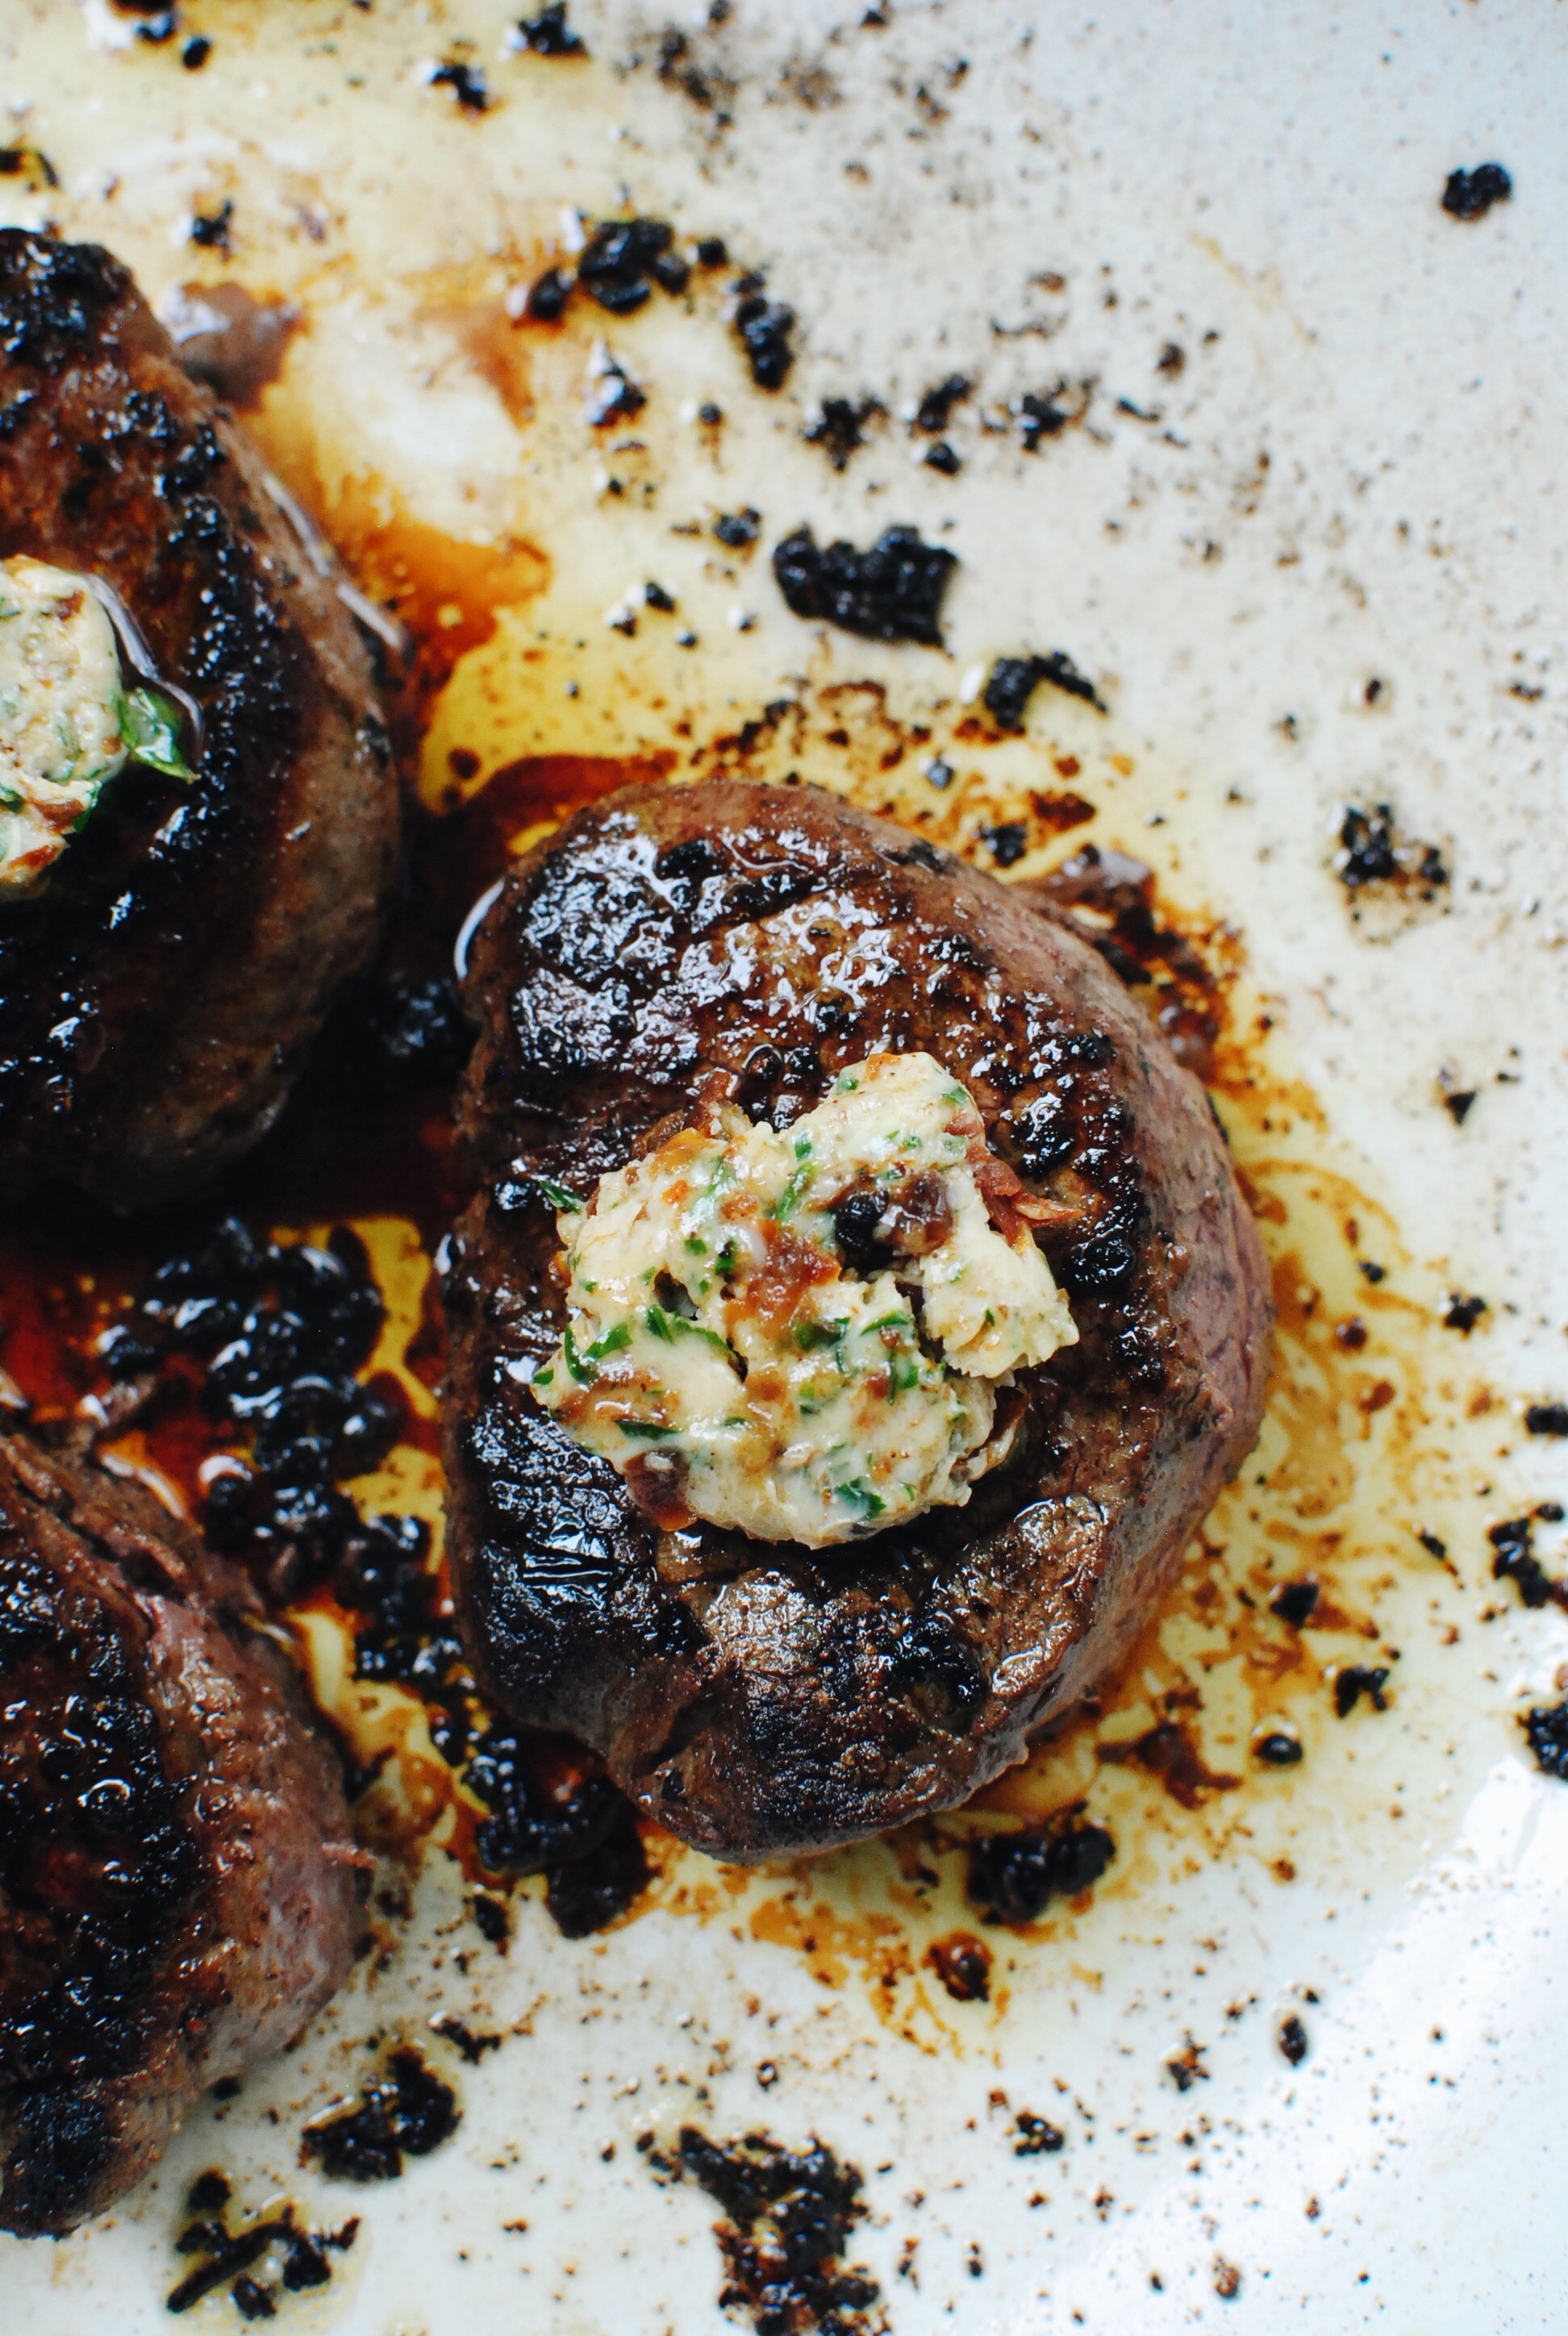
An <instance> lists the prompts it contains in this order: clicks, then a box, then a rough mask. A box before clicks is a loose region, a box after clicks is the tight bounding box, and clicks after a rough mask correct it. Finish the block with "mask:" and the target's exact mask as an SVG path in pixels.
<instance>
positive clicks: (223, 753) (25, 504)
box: [0, 229, 399, 1207]
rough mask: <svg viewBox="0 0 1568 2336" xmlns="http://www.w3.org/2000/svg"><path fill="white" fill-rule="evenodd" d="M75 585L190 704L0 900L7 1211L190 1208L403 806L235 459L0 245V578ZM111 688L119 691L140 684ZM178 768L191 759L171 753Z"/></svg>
mask: <svg viewBox="0 0 1568 2336" xmlns="http://www.w3.org/2000/svg"><path fill="white" fill-rule="evenodd" d="M18 554H21V555H25V556H26V557H28V558H30V559H33V560H42V561H44V562H46V563H48V564H50V565H52V566H53V567H54V568H57V569H63V570H65V571H68V572H69V573H72V574H76V575H82V576H86V577H92V578H96V579H100V580H101V581H102V583H104V584H106V585H107V586H109V587H110V588H111V589H112V591H113V593H115V594H116V595H117V596H118V599H119V601H120V603H121V605H122V608H123V609H124V610H125V611H127V612H128V614H129V617H130V619H131V624H132V625H133V627H134V628H135V629H136V631H137V632H138V633H139V634H140V635H141V640H142V642H143V644H144V645H145V647H146V649H147V650H148V651H149V652H150V653H151V663H152V665H153V666H154V667H155V668H156V671H157V673H158V675H159V676H161V677H162V678H163V679H164V680H165V681H167V682H168V683H170V684H172V685H174V686H175V688H176V689H177V690H182V691H183V692H185V693H186V695H187V696H188V697H189V698H190V699H193V700H194V701H195V703H196V705H197V706H198V707H199V708H200V716H201V732H202V736H201V740H200V755H199V758H198V761H197V774H196V780H195V783H194V784H190V785H187V784H184V783H183V782H181V781H180V780H179V779H178V778H174V777H169V776H162V777H161V776H159V775H158V774H156V773H155V772H153V771H151V770H150V769H147V768H146V767H144V766H141V765H137V764H133V765H131V766H130V767H128V768H127V769H125V770H123V771H122V772H121V774H120V775H119V776H118V777H117V778H116V779H115V780H114V782H113V784H112V785H111V786H110V787H108V788H107V789H106V790H105V792H104V794H103V798H102V802H101V803H99V804H98V805H97V808H96V809H95V810H94V811H93V813H92V814H91V816H90V817H89V818H88V820H87V821H86V822H85V824H84V825H83V828H82V830H81V832H80V833H79V834H76V835H75V836H73V839H72V842H71V845H70V848H69V850H68V851H67V852H65V853H64V855H63V859H62V860H61V861H60V863H59V864H58V866H57V867H55V868H54V870H53V871H52V872H51V874H50V876H49V881H48V882H47V884H46V885H45V886H44V888H43V890H42V891H40V892H39V893H38V894H37V896H36V897H35V898H32V899H24V900H14V899H12V898H9V897H6V898H5V899H4V900H0V1190H5V1191H8V1192H15V1191H16V1190H17V1189H19V1188H25V1187H27V1186H29V1185H31V1184H34V1183H43V1182H58V1181H64V1182H66V1183H73V1184H78V1185H81V1186H83V1187H84V1188H85V1189H87V1190H88V1191H90V1192H94V1193H96V1194H97V1195H99V1196H100V1197H101V1198H102V1199H104V1200H106V1201H108V1202H110V1203H111V1204H112V1205H113V1206H116V1207H128V1206H131V1205H135V1204H139V1203H141V1202H147V1201H152V1200H157V1199H160V1198H162V1197H164V1196H166V1195H168V1194H170V1193H173V1192H180V1191H182V1190H185V1189H187V1188H189V1187H190V1186H192V1185H194V1184H196V1183H200V1181H202V1180H203V1179H204V1178H205V1177H207V1176H209V1174H210V1173H213V1172H214V1171H215V1170H216V1169H217V1168H219V1167H220V1166H221V1165H222V1164H223V1163H224V1162H226V1161H228V1160H229V1159H232V1158H233V1157H235V1156H236V1155H238V1154H239V1153H241V1152H243V1151H244V1150H245V1149H246V1147H247V1146H248V1144H252V1143H254V1142H255V1141H256V1139H257V1137H258V1135H259V1134H261V1133H262V1132H263V1131H264V1130H265V1128H266V1127H267V1126H268V1124H269V1122H270V1121H271V1119H272V1118H273V1117H274V1116H275V1115H276V1114H277V1112H278V1108H279V1107H280V1105H281V1104H282V1102H283V1100H284V1097H285V1096H286V1095H287V1089H288V1085H289V1082H290V1080H291V1078H292V1077H293V1076H294V1073H295V1071H296V1070H297V1067H298V1066H299V1062H300V1058H301V1055H302V1053H303V1050H304V1049H305V1047H306V1046H307V1044H308V1042H309V1040H310V1039H311V1037H313V1036H314V1034H315V1032H316V1030H317V1027H318V1025H319V1024H320V1022H321V1020H322V1017H323V1016H324V1014H325V1012H326V1008H327V1006H328V1005H329V1003H330V1002H331V1000H332V998H334V997H335V995H336V993H337V991H338V990H339V989H340V988H342V986H343V985H344V983H345V982H346V980H347V979H348V978H351V977H352V976H354V975H355V974H357V973H359V972H360V971H362V970H363V969H364V968H365V966H366V964H367V963H368V961H369V959H370V957H371V955H372V953H373V951H374V949H375V942H376V937H377V932H378V929H379V924H380V920H381V913H382V910H383V907H384V905H385V902H386V900H387V899H388V897H389V892H390V887H391V884H392V881H393V875H394V863H395V858H396V851H397V837H398V825H399V802H398V785H397V778H396V774H395V772H394V768H393V764H392V758H391V754H390V750H389V747H388V744H387V737H386V732H385V728H384V727H383V725H382V721H381V717H380V714H379V711H378V709H377V706H376V700H375V691H374V688H373V686H372V682H371V675H370V669H369V665H368V662H367V659H366V657H365V651H364V648H363V647H362V644H361V642H360V639H359V637H358V634H357V633H356V631H355V626H354V622H353V620H352V618H350V616H349V615H348V613H347V611H346V608H345V607H344V605H343V603H342V601H341V600H340V599H339V598H338V597H337V592H336V585H335V581H334V579H333V578H332V577H331V576H330V575H323V574H322V573H321V572H320V566H319V549H318V548H317V558H316V559H313V558H312V557H311V556H310V552H309V550H308V549H307V546H306V545H305V544H304V543H302V541H301V540H300V538H299V537H298V535H297V533H296V532H295V530H294V529H293V527H292V526H291V525H290V523H289V521H287V518H286V517H285V515H284V512H283V511H282V509H281V508H280V507H279V505H278V502H277V501H276V500H275V499H274V497H273V495H272V493H271V492H270V491H269V488H268V483H267V480H266V473H265V472H264V471H263V469H262V466H261V464H260V462H259V461H258V458H257V456H256V454H255V453H254V451H253V450H252V449H251V448H250V447H249V445H248V443H247V442H246V440H245V438H244V436H243V434H242V433H240V431H239V429H238V428H237V427H236V426H235V424H234V423H233V422H232V420H231V419H230V417H229V414H228V413H227V411H226V409H225V408H223V407H222V406H220V405H219V404H217V403H216V401H215V400H214V398H213V395H212V393H211V391H210V390H209V389H208V388H206V387H204V386H202V385H201V384H198V383H196V382H193V381H191V380H190V379H189V378H188V376H187V375H185V374H184V373H183V372H182V371H181V369H180V365H179V363H178V362H177V360H176V358H175V355H174V352H173V350H172V348H171V347H170V342H169V339H168V337H167V336H166V335H165V333H164V331H163V329H162V327H161V326H160V325H159V324H157V323H156V322H155V320H154V319H153V317H152V316H151V312H150V310H149V309H148V307H147V306H146V304H145V302H144V301H143V300H142V298H141V295H140V294H139V293H138V291H137V290H136V288H135V287H134V285H133V284H132V283H131V278H130V277H129V276H128V275H127V273H126V271H125V269H124V268H122V267H121V265H120V263H119V262H118V261H117V260H115V259H113V258H112V257H111V256H110V254H109V253H108V252H106V251H103V250H101V249H99V248H97V247H96V246H93V245H80V244H75V245H73V244H61V243H55V242H53V241H51V240H50V239H49V238H46V237H43V236H36V235H31V234H27V233H24V231H22V230H21V229H5V230H4V231H0V558H3V559H9V558H13V557H15V556H16V555H18ZM133 677H134V676H131V675H130V674H128V675H127V679H128V680H130V679H131V678H133ZM188 744H189V745H193V744H194V742H193V741H188Z"/></svg>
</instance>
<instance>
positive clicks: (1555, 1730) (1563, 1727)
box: [1520, 1701, 1568, 1785]
mask: <svg viewBox="0 0 1568 2336" xmlns="http://www.w3.org/2000/svg"><path fill="white" fill-rule="evenodd" d="M1520 1725H1521V1727H1522V1728H1524V1733H1525V1736H1526V1737H1528V1739H1529V1744H1530V1749H1531V1751H1532V1752H1533V1753H1534V1755H1535V1763H1536V1766H1537V1767H1539V1768H1540V1769H1541V1771H1542V1773H1543V1775H1544V1776H1555V1777H1557V1778H1558V1779H1559V1780H1560V1781H1561V1782H1562V1783H1563V1784H1565V1785H1568V1701H1564V1702H1563V1703H1554V1704H1546V1705H1542V1704H1537V1705H1536V1706H1535V1707H1534V1709H1533V1710H1530V1711H1527V1712H1526V1713H1525V1714H1524V1718H1523V1719H1522V1720H1521V1722H1520Z"/></svg>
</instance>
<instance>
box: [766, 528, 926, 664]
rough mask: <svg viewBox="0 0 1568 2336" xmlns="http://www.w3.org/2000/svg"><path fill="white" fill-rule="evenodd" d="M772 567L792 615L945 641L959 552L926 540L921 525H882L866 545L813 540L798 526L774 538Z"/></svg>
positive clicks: (851, 629) (888, 635)
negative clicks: (945, 615)
mask: <svg viewBox="0 0 1568 2336" xmlns="http://www.w3.org/2000/svg"><path fill="white" fill-rule="evenodd" d="M773 564H774V576H775V577H776V578H777V579H778V587H779V590H780V591H781V592H782V593H783V594H784V599H785V601H786V602H787V604H788V605H789V607H790V608H793V609H794V613H795V615H796V616H797V617H805V618H820V619H822V620H823V621H824V622H826V623H828V624H830V625H837V626H839V627H841V628H842V630H843V631H845V632H847V633H858V634H859V635H860V636H861V637H862V639H865V640H873V641H919V642H920V643H921V644H922V645H923V646H924V647H927V648H940V647H941V645H942V632H941V608H942V599H943V595H944V594H945V593H946V591H947V589H948V583H949V579H950V577H951V575H952V572H953V569H955V568H956V567H957V566H958V564H959V563H958V559H957V556H956V555H955V554H954V553H953V552H950V551H949V550H945V549H944V548H943V547H942V546H941V545H940V544H934V543H924V542H922V541H921V540H920V530H919V529H918V528H913V527H904V526H896V527H889V528H884V529H883V530H882V532H881V535H880V536H879V537H878V538H877V540H876V541H875V543H874V544H872V547H871V549H870V550H867V551H857V550H855V547H854V546H853V544H852V543H844V542H838V543H830V544H827V545H825V546H823V545H821V544H819V543H818V542H817V540H816V538H815V537H814V536H813V533H812V531H811V530H810V528H809V527H799V528H796V530H795V531H794V534H793V535H788V536H786V537H785V538H784V541H783V542H782V543H780V544H779V545H777V546H776V548H775V549H774V556H773Z"/></svg>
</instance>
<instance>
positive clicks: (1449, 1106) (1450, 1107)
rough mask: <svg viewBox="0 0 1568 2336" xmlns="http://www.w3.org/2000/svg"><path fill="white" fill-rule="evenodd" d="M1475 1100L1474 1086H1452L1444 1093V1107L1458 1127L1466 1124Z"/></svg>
mask: <svg viewBox="0 0 1568 2336" xmlns="http://www.w3.org/2000/svg"><path fill="white" fill-rule="evenodd" d="M1474 1102H1475V1088H1474V1087H1451V1088H1450V1089H1449V1090H1448V1091H1447V1093H1446V1095H1444V1097H1443V1108H1444V1110H1445V1111H1446V1113H1447V1114H1448V1116H1449V1118H1450V1119H1451V1120H1452V1121H1453V1123H1454V1124H1455V1126H1456V1127H1463V1126H1464V1124H1465V1122H1466V1120H1467V1119H1468V1118H1469V1116H1470V1107H1471V1105H1473V1104H1474Z"/></svg>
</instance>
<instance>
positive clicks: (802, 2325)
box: [639, 2125, 886, 2336]
mask: <svg viewBox="0 0 1568 2336" xmlns="http://www.w3.org/2000/svg"><path fill="white" fill-rule="evenodd" d="M639 2146H643V2147H646V2149H647V2155H648V2164H649V2165H650V2166H652V2167H653V2169H654V2171H655V2172H656V2173H657V2174H658V2175H660V2176H661V2177H662V2178H663V2179H664V2180H666V2181H687V2182H696V2183H697V2184H698V2185H700V2186H701V2187H702V2188H703V2189H704V2190H706V2192H707V2194H708V2195H709V2197H710V2198H713V2199H716V2201H717V2203H718V2205H720V2206H721V2207H722V2209H723V2211H724V2215H725V2219H724V2221H723V2222H722V2223H718V2224H716V2225H715V2235H716V2238H717V2240H718V2243H719V2247H720V2250H721V2252H722V2253H723V2255H724V2259H725V2265H726V2271H727V2273H728V2276H727V2278H726V2282H725V2284H724V2286H723V2287H722V2288H721V2289H720V2291H719V2299H718V2300H719V2304H720V2306H721V2308H722V2309H723V2310H725V2311H730V2312H733V2311H741V2312H745V2313H746V2314H747V2316H748V2317H749V2319H750V2321H751V2322H752V2325H753V2327H754V2328H755V2329H756V2330H757V2331H758V2336H873V2331H875V2330H876V2329H879V2328H881V2327H884V2326H885V2324H886V2322H885V2320H884V2319H883V2316H882V2315H881V2313H880V2312H878V2313H877V2314H876V2315H875V2317H874V2318H869V2317H868V2316H867V2315H868V2314H870V2313H871V2312H872V2308H873V2306H874V2305H875V2304H876V2302H877V2300H878V2296H879V2294H880V2292H881V2291H880V2289H879V2288H878V2285H877V2282H876V2281H875V2280H873V2279H872V2278H871V2276H870V2275H869V2273H867V2272H866V2271H865V2270H864V2268H863V2267H862V2266H861V2265H859V2264H855V2265H852V2266H851V2267H850V2268H848V2269H846V2268H845V2267H844V2263H843V2254H844V2249H845V2247H846V2245H847V2244H848V2241H849V2236H850V2233H851V2232H852V2230H853V2228H854V2226H855V2224H857V2223H859V2222H862V2221H863V2220H864V2218H865V2214H866V2208H865V2205H864V2204H863V2203H862V2198H861V2195H860V2194H861V2190H862V2180H863V2177H862V2175H861V2173H860V2171H859V2169H858V2168H857V2167H855V2166H850V2165H847V2164H845V2163H844V2162H843V2161H842V2160H841V2159H840V2158H838V2157H837V2156H834V2154H833V2151H832V2150H831V2149H829V2148H826V2147H825V2146H823V2143H822V2142H820V2141H816V2140H813V2141H812V2142H811V2144H810V2145H809V2146H808V2147H806V2148H805V2149H803V2150H789V2149H784V2148H783V2147H781V2146H780V2145H779V2144H778V2143H777V2142H774V2141H773V2140H771V2139H770V2138H769V2136H767V2135H766V2134H760V2133H748V2134H746V2135H745V2136H743V2137H741V2138H739V2139H737V2140H735V2141H729V2142H716V2141H711V2140H710V2139H709V2138H708V2136H706V2134H705V2133H703V2132H701V2131H700V2130H699V2128H698V2127H696V2126H690V2125H688V2126H683V2127H681V2130H680V2136H679V2139H678V2141H677V2146H676V2148H675V2150H674V2152H673V2153H671V2154H666V2153H665V2152H663V2151H659V2150H655V2149H653V2148H652V2147H651V2146H650V2145H647V2144H639Z"/></svg>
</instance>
